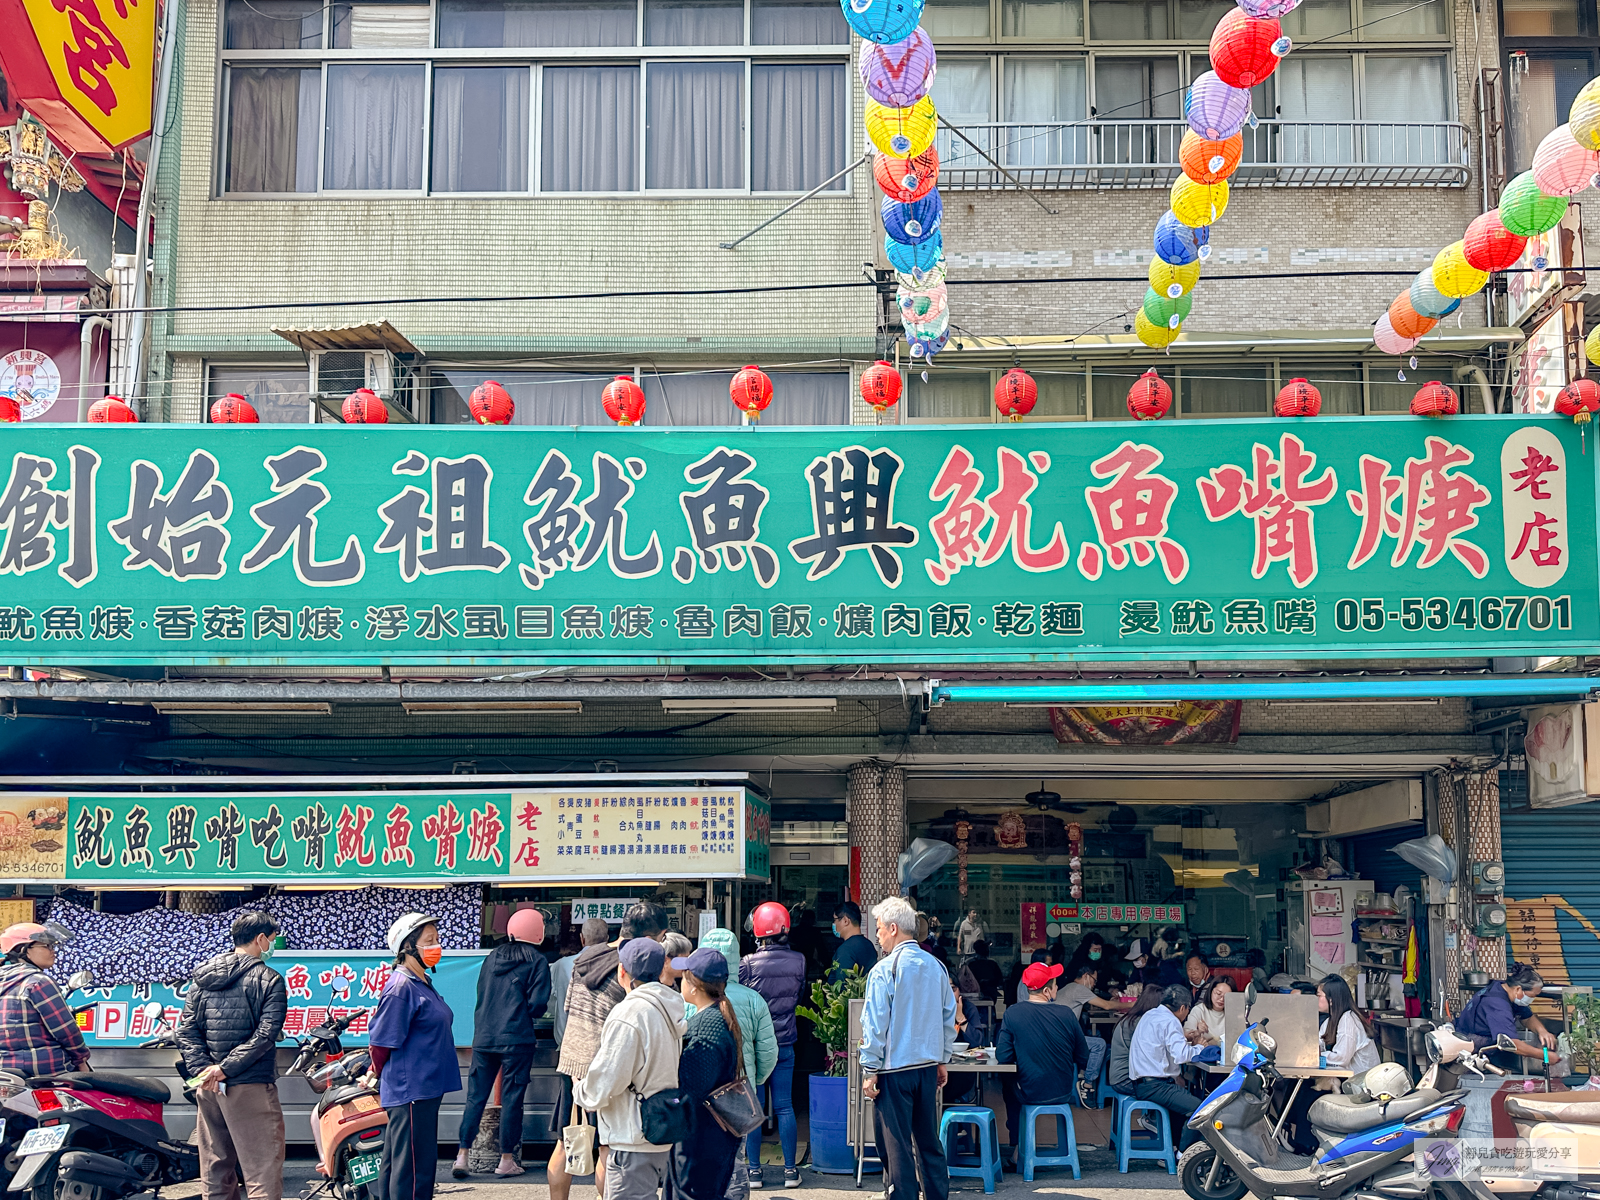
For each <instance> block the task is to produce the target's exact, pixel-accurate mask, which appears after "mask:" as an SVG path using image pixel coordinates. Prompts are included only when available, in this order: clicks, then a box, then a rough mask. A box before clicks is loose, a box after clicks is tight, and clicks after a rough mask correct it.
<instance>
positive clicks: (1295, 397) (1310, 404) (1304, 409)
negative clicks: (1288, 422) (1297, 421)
mask: <svg viewBox="0 0 1600 1200" xmlns="http://www.w3.org/2000/svg"><path fill="white" fill-rule="evenodd" d="M1321 411H1322V393H1321V392H1319V391H1317V389H1316V388H1314V387H1312V386H1311V384H1309V383H1308V382H1306V381H1305V380H1304V379H1291V380H1289V382H1288V383H1286V384H1284V385H1283V388H1282V389H1281V390H1280V391H1279V392H1278V398H1277V399H1276V400H1274V401H1273V402H1272V412H1273V415H1274V416H1279V417H1314V416H1316V415H1317V414H1318V413H1319V412H1321Z"/></svg>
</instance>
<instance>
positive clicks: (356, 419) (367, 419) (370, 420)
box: [339, 388, 389, 425]
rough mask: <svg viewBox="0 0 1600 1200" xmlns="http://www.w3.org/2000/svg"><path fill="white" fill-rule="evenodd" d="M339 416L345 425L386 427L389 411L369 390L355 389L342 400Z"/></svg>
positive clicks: (375, 393) (380, 399)
mask: <svg viewBox="0 0 1600 1200" xmlns="http://www.w3.org/2000/svg"><path fill="white" fill-rule="evenodd" d="M339 415H340V416H341V417H343V418H344V423H345V424H346V425H387V424H388V423H389V410H388V409H387V408H385V407H384V404H383V400H382V398H380V397H379V395H378V393H377V392H375V391H373V390H372V389H371V388H357V389H356V390H355V391H353V392H351V393H350V394H349V395H348V396H346V397H345V398H344V403H343V404H341V405H340V406H339Z"/></svg>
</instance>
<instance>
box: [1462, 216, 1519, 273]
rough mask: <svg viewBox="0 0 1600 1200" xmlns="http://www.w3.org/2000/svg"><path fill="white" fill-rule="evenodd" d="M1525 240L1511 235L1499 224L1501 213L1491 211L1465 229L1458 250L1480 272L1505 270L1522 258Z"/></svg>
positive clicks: (1513, 234)
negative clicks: (1460, 250)
mask: <svg viewBox="0 0 1600 1200" xmlns="http://www.w3.org/2000/svg"><path fill="white" fill-rule="evenodd" d="M1527 244H1528V239H1527V238H1525V237H1522V236H1521V235H1520V234H1515V233H1512V232H1511V231H1510V230H1509V229H1507V228H1506V227H1505V226H1504V225H1503V224H1501V221H1500V210H1499V209H1498V208H1493V209H1490V210H1489V211H1488V212H1486V213H1484V214H1483V215H1482V216H1480V217H1477V218H1475V219H1474V220H1473V222H1472V224H1470V225H1468V226H1467V232H1466V236H1465V237H1463V238H1462V239H1461V249H1462V252H1463V254H1464V256H1465V257H1466V260H1467V262H1468V264H1469V265H1471V266H1473V267H1475V268H1477V269H1478V270H1480V271H1504V270H1505V269H1506V268H1508V267H1513V266H1515V265H1516V263H1517V259H1519V258H1521V257H1522V248H1523V247H1524V246H1526V245H1527Z"/></svg>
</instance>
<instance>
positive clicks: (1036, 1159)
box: [1017, 1104, 1083, 1183]
mask: <svg viewBox="0 0 1600 1200" xmlns="http://www.w3.org/2000/svg"><path fill="white" fill-rule="evenodd" d="M1040 1117H1054V1118H1055V1119H1056V1151H1055V1153H1054V1154H1040V1153H1039V1150H1038V1135H1037V1134H1036V1133H1035V1130H1034V1125H1035V1124H1036V1122H1037V1121H1038V1118H1040ZM1020 1133H1021V1136H1020V1137H1019V1139H1018V1145H1017V1159H1018V1161H1019V1163H1020V1164H1021V1166H1022V1178H1023V1179H1025V1180H1027V1181H1028V1182H1029V1183H1032V1182H1033V1169H1034V1168H1035V1167H1071V1168H1072V1177H1073V1178H1074V1179H1082V1178H1083V1167H1082V1166H1081V1165H1079V1163H1078V1137H1077V1131H1076V1130H1074V1129H1073V1127H1072V1106H1071V1105H1070V1104H1026V1105H1024V1106H1023V1108H1022V1129H1021V1131H1020ZM1063 1148H1065V1151H1066V1152H1065V1153H1063V1152H1062V1150H1063Z"/></svg>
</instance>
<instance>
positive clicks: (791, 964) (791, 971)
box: [739, 900, 806, 1188]
mask: <svg viewBox="0 0 1600 1200" xmlns="http://www.w3.org/2000/svg"><path fill="white" fill-rule="evenodd" d="M751 932H752V933H754V934H755V935H756V946H757V949H756V952H755V953H754V954H747V955H745V957H744V958H742V959H740V960H739V982H740V983H742V984H744V985H745V987H747V988H754V989H755V990H756V991H757V992H759V993H761V998H762V999H763V1000H765V1001H766V1002H767V1008H768V1009H770V1010H771V1012H772V1031H773V1033H775V1034H776V1035H777V1038H778V1065H777V1066H776V1067H774V1068H773V1070H772V1077H771V1078H770V1079H768V1080H767V1087H768V1088H769V1089H770V1090H771V1094H772V1111H773V1113H774V1114H775V1115H776V1116H777V1118H778V1141H779V1142H780V1143H782V1145H783V1186H784V1187H786V1188H788V1187H799V1186H800V1169H799V1168H798V1167H796V1166H795V1163H794V1159H795V1143H796V1141H797V1139H798V1136H799V1131H798V1129H797V1128H796V1125H795V1119H794V1097H793V1091H794V1044H795V1042H796V1041H798V1040H799V1037H800V1031H799V1027H798V1026H797V1025H796V1024H795V1016H794V1010H795V1006H796V1005H798V1004H799V1003H800V994H801V992H802V991H804V990H805V986H806V959H805V955H803V954H801V953H800V952H799V951H798V950H791V949H790V948H789V910H788V909H786V908H784V906H783V905H781V904H779V903H778V902H777V901H775V900H769V901H767V902H766V903H765V904H763V905H760V906H759V907H758V908H757V909H756V910H755V912H754V913H752V914H751ZM746 1150H747V1152H748V1153H749V1155H750V1186H751V1187H753V1188H758V1187H761V1186H763V1183H762V1178H761V1130H760V1129H759V1128H758V1129H756V1130H754V1131H753V1132H752V1133H751V1134H750V1140H749V1142H748V1144H747V1146H746Z"/></svg>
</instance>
